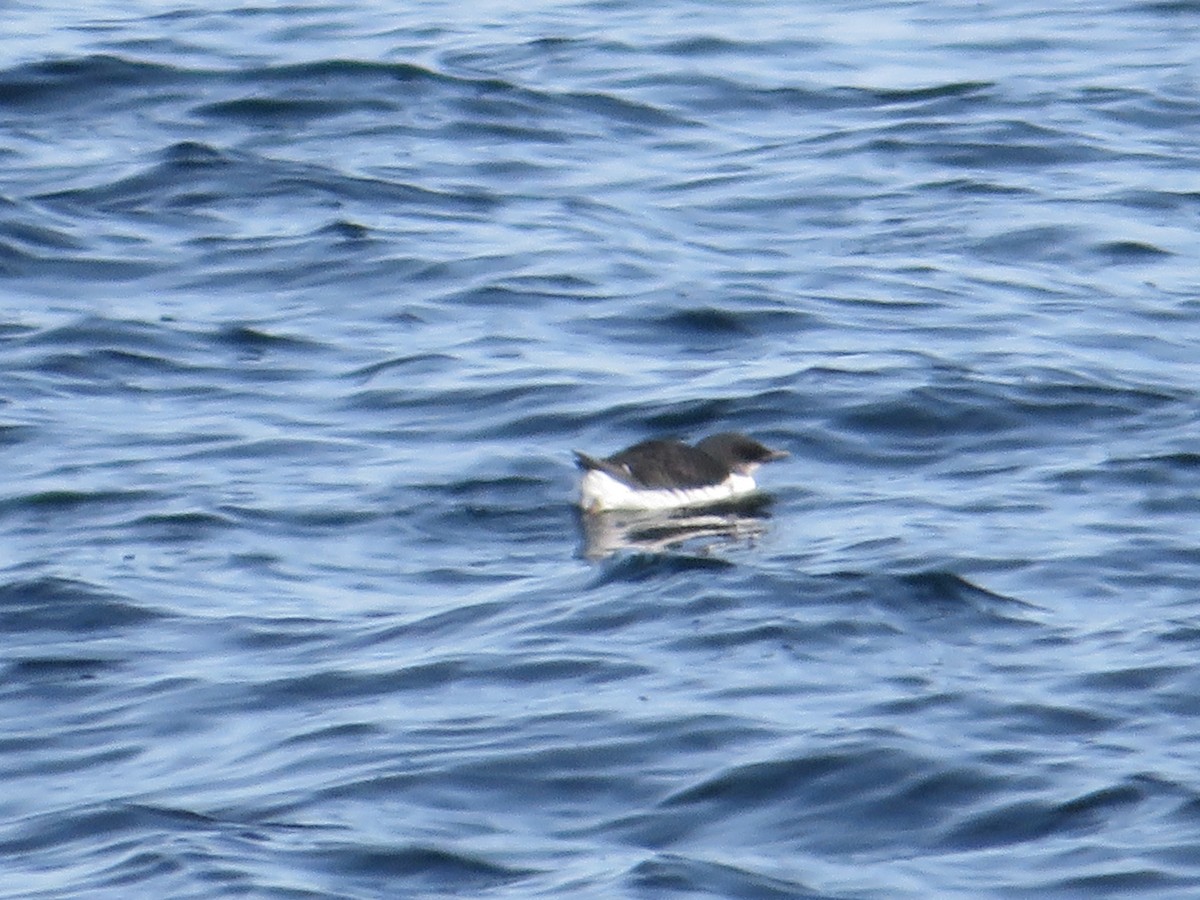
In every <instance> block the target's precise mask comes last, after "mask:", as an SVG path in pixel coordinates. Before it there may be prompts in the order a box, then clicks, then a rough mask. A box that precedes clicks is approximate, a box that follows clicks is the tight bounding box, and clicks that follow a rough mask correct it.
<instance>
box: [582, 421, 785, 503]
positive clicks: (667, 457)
mask: <svg viewBox="0 0 1200 900" xmlns="http://www.w3.org/2000/svg"><path fill="white" fill-rule="evenodd" d="M785 456H787V453H786V452H784V451H783V450H772V449H770V448H769V447H764V446H763V445H762V444H760V443H759V442H758V441H756V440H753V439H752V438H748V437H746V436H745V435H744V434H737V433H736V432H732V431H727V432H722V433H721V434H714V435H712V436H711V437H706V438H705V439H704V440H702V441H700V442H699V443H697V444H696V445H695V446H694V447H693V446H690V445H688V444H685V443H683V441H676V440H662V439H659V440H652V441H643V442H642V443H640V444H634V445H633V446H632V447H629V448H627V449H625V450H622V451H621V452H620V453H615V454H613V455H612V456H609V457H605V458H604V459H596V458H595V457H592V456H588V455H587V454H586V453H580V452H579V451H578V450H576V451H575V460H576V463H577V465H578V466H579V468H580V469H582V470H583V477H582V478H581V479H580V482H579V505H580V507H581V508H582V509H584V510H585V511H587V512H603V511H604V510H609V509H678V508H680V507H685V506H703V505H706V504H710V503H719V502H720V501H722V500H730V499H732V498H734V497H740V496H742V495H744V494H748V493H750V492H752V491H754V490H755V489H756V487H757V485H756V484H755V483H754V471H755V470H756V469H757V468H758V467H759V466H761V465H762V464H763V463H766V462H771V461H772V460H776V459H783V458H784V457H785Z"/></svg>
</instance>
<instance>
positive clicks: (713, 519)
mask: <svg viewBox="0 0 1200 900" xmlns="http://www.w3.org/2000/svg"><path fill="white" fill-rule="evenodd" d="M770 505H771V501H770V498H769V497H766V496H764V495H756V496H755V497H752V498H746V499H744V500H742V501H740V502H738V503H727V504H721V505H719V506H709V507H705V508H703V509H676V510H651V511H646V510H619V511H618V510H614V511H609V512H580V513H579V516H578V518H579V527H580V532H581V536H582V542H581V547H580V555H582V556H583V557H584V558H585V559H589V560H593V561H598V560H602V559H606V558H607V557H610V556H612V555H614V554H616V553H619V552H621V551H630V552H634V553H670V552H674V551H679V550H682V549H684V548H685V545H686V547H687V549H688V551H689V552H693V553H711V552H713V551H715V550H717V549H720V548H721V547H728V546H735V545H749V544H753V543H754V541H756V540H757V539H758V538H760V537H762V536H763V535H764V534H766V532H767V522H768V520H769V519H770V513H769V508H770Z"/></svg>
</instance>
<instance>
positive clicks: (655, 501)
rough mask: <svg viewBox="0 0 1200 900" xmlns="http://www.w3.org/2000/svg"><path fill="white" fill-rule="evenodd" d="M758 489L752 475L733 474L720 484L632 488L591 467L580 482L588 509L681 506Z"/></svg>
mask: <svg viewBox="0 0 1200 900" xmlns="http://www.w3.org/2000/svg"><path fill="white" fill-rule="evenodd" d="M754 489H755V484H754V479H753V478H751V477H750V476H749V475H738V474H736V473H735V474H731V475H730V476H729V477H728V478H726V479H725V480H724V481H722V482H721V483H720V484H713V485H708V486H706V487H698V488H653V489H646V488H632V487H630V486H629V485H627V484H622V483H621V482H619V481H617V479H615V478H613V477H612V476H611V475H609V474H607V473H606V472H601V471H600V470H599V469H589V470H588V471H587V472H585V473H584V476H583V478H582V479H580V481H579V505H580V507H582V508H583V509H585V510H587V511H588V512H603V511H604V510H607V509H679V508H681V507H684V506H703V505H705V504H707V503H719V502H720V501H722V500H729V499H730V498H732V497H740V496H741V495H742V494H748V493H750V492H751V491H753V490H754Z"/></svg>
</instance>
